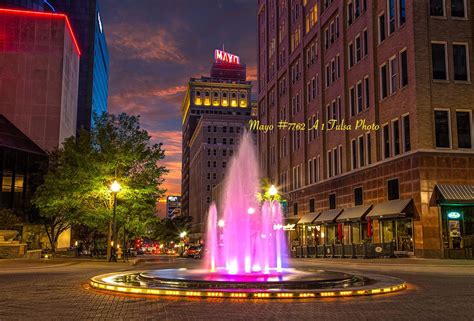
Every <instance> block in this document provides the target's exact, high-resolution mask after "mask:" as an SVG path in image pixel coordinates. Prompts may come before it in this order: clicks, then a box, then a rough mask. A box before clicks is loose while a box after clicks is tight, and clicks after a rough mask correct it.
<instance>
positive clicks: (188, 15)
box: [100, 0, 257, 195]
mask: <svg viewBox="0 0 474 321" xmlns="http://www.w3.org/2000/svg"><path fill="white" fill-rule="evenodd" d="M100 11H101V18H102V21H103V26H104V32H105V33H106V37H107V43H108V47H109V54H110V79H109V102H108V103H109V105H108V108H109V112H111V113H120V112H126V113H128V114H134V115H141V124H142V127H143V128H145V129H146V130H147V131H148V132H149V134H150V135H151V137H152V140H153V142H162V143H163V148H164V150H165V155H166V157H165V159H164V162H163V165H164V166H166V168H167V169H168V170H169V171H170V172H169V174H167V176H166V177H165V179H166V181H165V186H164V187H165V188H167V190H168V192H167V193H166V194H167V195H170V194H180V193H181V186H180V180H181V105H182V101H183V98H184V94H185V90H186V85H187V82H188V81H189V78H190V77H200V76H202V75H203V76H208V75H209V72H210V67H211V63H212V60H213V52H214V49H217V48H218V49H221V48H222V46H223V45H224V46H225V50H226V51H229V52H231V53H234V54H237V55H239V56H240V59H241V62H242V63H245V64H246V65H247V78H248V80H255V79H256V74H257V72H256V70H257V68H256V67H257V47H256V45H257V31H256V30H257V28H256V11H257V0H120V1H117V0H101V1H100Z"/></svg>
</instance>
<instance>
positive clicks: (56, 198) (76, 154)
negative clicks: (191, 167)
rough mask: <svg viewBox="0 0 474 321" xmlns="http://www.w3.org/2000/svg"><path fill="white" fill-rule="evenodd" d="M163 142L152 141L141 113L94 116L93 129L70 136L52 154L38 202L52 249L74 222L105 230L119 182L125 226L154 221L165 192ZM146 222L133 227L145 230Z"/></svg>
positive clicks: (120, 215)
mask: <svg viewBox="0 0 474 321" xmlns="http://www.w3.org/2000/svg"><path fill="white" fill-rule="evenodd" d="M161 147H162V144H161V143H160V144H153V143H152V142H151V137H150V136H149V135H148V133H147V131H146V130H144V129H142V128H141V127H140V122H139V117H138V116H129V115H127V114H120V115H110V114H103V115H102V116H100V117H96V118H95V119H94V127H93V129H92V130H91V131H90V132H87V131H81V132H80V133H79V135H78V137H70V138H68V139H67V140H66V141H65V142H64V144H63V147H62V148H60V149H58V150H56V151H54V152H52V153H51V154H50V161H49V167H48V170H47V174H46V175H45V179H44V183H43V184H42V185H41V186H40V187H39V188H38V189H37V191H36V192H35V195H34V197H33V203H34V204H35V205H36V206H37V207H38V208H39V210H40V214H41V216H42V217H43V218H44V221H45V227H46V230H47V233H48V236H50V242H51V248H52V249H54V247H55V246H54V244H56V242H57V237H58V236H59V234H61V232H62V231H64V230H66V229H67V228H69V227H70V226H71V225H73V224H82V225H84V226H87V227H89V228H91V229H97V230H100V231H106V230H107V226H108V225H109V222H110V221H111V219H112V210H111V209H112V206H113V194H112V193H111V191H110V185H111V183H112V182H113V181H114V180H117V181H119V183H120V184H121V186H122V189H121V191H119V192H118V193H117V217H118V222H121V223H122V224H124V223H125V221H128V222H135V223H136V222H138V221H140V222H149V221H150V220H153V219H154V217H155V216H154V213H155V206H156V200H157V199H158V198H159V197H161V196H162V195H163V193H164V190H163V189H161V188H160V186H161V184H162V183H163V178H162V176H163V174H164V173H165V172H167V170H166V169H165V168H164V167H163V166H160V165H159V162H160V161H161V160H162V159H163V158H164V151H163V150H162V149H161ZM145 226H146V224H145V225H144V224H136V225H133V226H132V225H130V227H129V228H130V230H133V231H134V233H136V234H140V233H143V232H144V229H145Z"/></svg>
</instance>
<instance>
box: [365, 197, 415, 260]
mask: <svg viewBox="0 0 474 321" xmlns="http://www.w3.org/2000/svg"><path fill="white" fill-rule="evenodd" d="M367 217H370V219H372V220H378V223H379V229H378V232H379V234H378V235H377V243H380V244H389V243H391V244H392V245H393V249H394V254H396V255H397V254H405V255H414V248H413V244H414V242H413V202H412V200H411V199H405V200H393V201H388V202H385V203H381V204H377V205H375V206H374V207H373V209H372V210H371V211H370V212H369V213H368V214H367Z"/></svg>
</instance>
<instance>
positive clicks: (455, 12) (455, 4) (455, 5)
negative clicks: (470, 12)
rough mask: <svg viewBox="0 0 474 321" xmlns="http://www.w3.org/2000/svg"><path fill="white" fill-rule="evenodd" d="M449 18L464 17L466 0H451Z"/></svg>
mask: <svg viewBox="0 0 474 321" xmlns="http://www.w3.org/2000/svg"><path fill="white" fill-rule="evenodd" d="M451 16H452V17H457V18H465V17H466V0H451Z"/></svg>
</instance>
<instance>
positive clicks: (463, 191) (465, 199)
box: [436, 185, 474, 204]
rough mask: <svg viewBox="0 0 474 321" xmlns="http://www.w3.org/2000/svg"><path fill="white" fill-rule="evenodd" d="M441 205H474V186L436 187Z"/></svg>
mask: <svg viewBox="0 0 474 321" xmlns="http://www.w3.org/2000/svg"><path fill="white" fill-rule="evenodd" d="M436 190H437V191H438V192H437V200H438V202H440V203H463V204H466V203H474V185H436Z"/></svg>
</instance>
